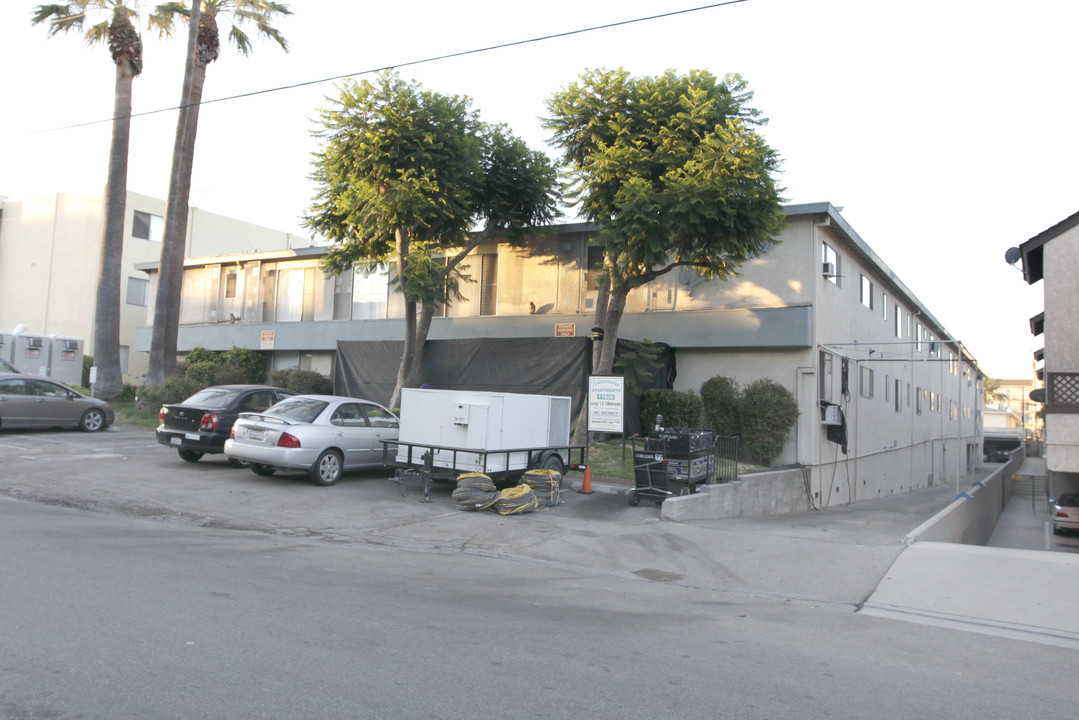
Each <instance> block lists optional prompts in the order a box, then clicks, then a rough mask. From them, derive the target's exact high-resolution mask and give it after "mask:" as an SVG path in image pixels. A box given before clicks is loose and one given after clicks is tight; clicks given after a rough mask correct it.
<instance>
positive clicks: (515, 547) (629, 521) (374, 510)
mask: <svg viewBox="0 0 1079 720" xmlns="http://www.w3.org/2000/svg"><path fill="white" fill-rule="evenodd" d="M0 468H2V470H0V501H4V502H43V503H49V504H53V505H60V506H65V507H71V508H77V509H80V510H88V511H96V512H107V513H119V514H124V515H128V516H132V517H134V518H145V519H149V520H152V521H156V522H180V523H185V524H188V525H194V526H203V527H212V528H220V529H227V530H235V531H242V532H258V533H267V534H271V535H282V536H287V537H288V538H290V539H297V538H299V539H303V540H304V541H308V540H309V541H312V542H332V543H335V544H341V545H343V546H347V545H348V544H355V543H367V544H376V545H379V546H383V547H388V548H396V549H399V550H402V551H404V552H405V553H406V554H407V553H412V552H414V553H425V554H432V553H433V554H437V555H442V556H446V557H447V558H451V557H452V556H455V555H469V556H473V557H487V558H492V559H496V560H500V561H509V562H525V563H545V564H548V565H549V566H554V567H556V568H557V567H564V568H566V569H567V570H572V573H570V574H571V575H573V576H576V575H577V574H578V573H581V572H584V573H588V574H595V575H608V576H617V577H620V578H623V579H630V580H639V581H643V582H662V583H670V584H674V585H683V586H686V587H692V588H697V589H700V588H704V589H708V590H711V591H714V592H717V593H723V594H729V595H732V596H734V597H737V598H739V599H741V600H746V599H752V598H754V597H756V598H767V599H783V600H785V601H787V602H796V603H807V604H810V605H813V606H817V605H827V606H836V607H840V608H846V609H849V610H850V611H851V612H855V611H857V610H859V609H862V608H863V606H865V608H864V609H865V610H867V611H868V610H870V609H871V608H872V609H874V612H876V613H878V614H880V613H884V614H886V615H887V616H888V617H892V618H901V619H905V620H913V621H916V622H917V621H923V620H925V618H932V619H933V622H945V621H946V622H948V623H950V625H951V626H959V627H968V628H972V629H977V631H979V632H990V633H1001V634H1008V633H1010V636H1021V637H1025V638H1028V639H1030V638H1034V639H1037V640H1039V641H1042V642H1052V643H1054V644H1057V643H1063V644H1068V645H1069V646H1072V647H1079V626H1077V624H1076V623H1075V622H1074V620H1073V615H1074V613H1072V611H1071V600H1070V598H1071V597H1073V596H1074V591H1075V589H1076V587H1079V585H1077V583H1079V572H1076V571H1077V570H1079V558H1077V557H1075V556H1070V555H1067V554H1062V553H1044V552H1034V551H1029V550H1012V549H1003V548H978V547H972V546H965V545H950V544H946V543H924V542H921V543H916V544H915V545H913V546H911V547H910V548H909V550H910V552H904V551H905V550H907V549H908V548H907V546H906V545H905V544H904V538H905V537H906V536H907V534H908V533H909V532H910V531H911V530H913V529H914V528H916V527H917V526H919V525H920V524H922V523H923V522H924V521H925V520H927V519H929V518H931V517H932V516H934V515H935V514H936V513H937V512H938V511H940V510H942V509H944V508H945V507H947V506H948V505H949V504H950V503H952V502H953V500H954V498H955V494H954V493H955V490H954V487H948V486H937V487H934V488H928V489H925V490H919V491H915V492H912V493H907V494H905V495H901V496H893V497H889V498H884V499H881V500H874V501H867V502H864V503H858V504H856V505H853V506H844V507H838V508H831V509H825V510H821V511H813V512H807V513H799V514H794V515H785V516H776V517H757V518H727V519H723V520H710V521H692V522H671V521H664V520H660V514H659V508H658V507H657V506H656V505H655V504H653V503H641V504H640V505H639V506H637V507H632V506H630V505H629V504H628V502H627V498H626V497H625V495H620V494H617V493H613V492H596V493H594V494H590V495H585V494H581V493H578V492H576V491H575V490H573V489H567V490H563V491H562V494H561V497H562V499H563V502H562V503H561V504H560V505H558V506H555V507H549V508H540V509H537V510H536V511H534V512H530V513H526V514H522V515H513V516H502V515H498V514H496V513H494V512H491V511H479V512H466V511H461V510H457V509H456V508H455V504H454V502H453V500H452V498H451V490H452V489H451V488H450V487H449V486H448V485H439V484H435V485H433V487H432V491H431V497H430V499H431V502H428V503H425V502H422V499H423V492H422V484H421V482H420V481H419V480H418V479H412V480H410V481H408V482H407V483H406V484H405V486H404V487H402V486H401V485H400V484H399V483H397V482H395V481H393V480H392V479H391V473H389V472H386V471H381V472H372V471H364V472H355V473H347V474H346V475H345V476H344V477H343V478H342V479H341V480H340V481H339V482H338V483H337V484H336V485H333V486H330V487H319V486H316V485H313V484H312V483H310V482H309V481H308V480H307V479H306V476H305V475H304V474H302V473H284V472H282V473H278V474H275V475H273V476H271V477H261V476H259V475H256V474H255V473H253V472H251V471H250V470H247V469H240V468H232V467H230V466H229V465H228V463H227V461H226V460H225V458H224V457H223V456H219V457H204V458H203V459H202V460H200V461H199V462H197V463H187V462H184V461H183V460H181V459H180V458H179V456H178V455H177V454H176V453H175V451H173V450H172V449H170V448H168V447H165V446H162V445H159V444H158V443H157V442H156V439H155V437H154V431H153V429H152V428H144V427H135V426H125V425H119V426H113V427H111V428H109V429H108V430H107V431H105V432H102V433H95V434H87V433H79V432H73V431H45V432H42V431H5V432H0ZM570 479H571V480H572V477H571V478H570ZM578 482H579V481H578ZM608 489H611V488H608ZM402 491H404V494H403V492H402ZM1016 553H1019V555H1016ZM1024 553H1026V554H1024ZM1031 553H1032V554H1031ZM975 560H976V561H977V562H975ZM957 562H958V563H959V564H960V566H959V567H958V568H957V567H955V564H956V563H957ZM1016 563H1018V564H1019V566H1021V567H1022V569H1023V572H1025V573H1027V574H1028V575H1031V577H1029V578H1026V579H1022V580H1020V579H1019V576H1018V575H1015V573H1016V571H1015V570H1014V567H1013V566H1015V565H1016ZM499 567H500V566H499V565H498V564H497V563H492V564H491V565H490V566H489V569H490V572H492V573H494V574H496V575H497V574H498V573H499ZM1013 576H1014V577H1015V578H1016V580H1014V581H1013V580H1012V579H1011V578H1012V577H1013ZM1050 586H1051V587H1052V588H1053V590H1051V591H1047V590H1046V588H1047V587H1050ZM1002 598H1007V599H1008V601H1007V602H1004V601H1003V600H1002ZM976 607H977V608H988V609H985V610H984V617H981V616H979V617H971V616H970V615H969V614H967V613H966V612H965V610H966V609H970V608H976ZM957 608H959V610H957ZM1031 608H1034V609H1035V610H1037V612H1033V611H1032V610H1031ZM1032 612H1033V614H1032Z"/></svg>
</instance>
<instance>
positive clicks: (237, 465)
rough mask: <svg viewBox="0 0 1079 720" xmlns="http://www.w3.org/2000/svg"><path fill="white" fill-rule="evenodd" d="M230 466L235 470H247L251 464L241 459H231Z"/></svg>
mask: <svg viewBox="0 0 1079 720" xmlns="http://www.w3.org/2000/svg"><path fill="white" fill-rule="evenodd" d="M229 465H230V466H232V467H234V468H245V467H250V465H251V463H249V462H247V461H246V460H241V459H240V458H229Z"/></svg>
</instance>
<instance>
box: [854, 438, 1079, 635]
mask: <svg viewBox="0 0 1079 720" xmlns="http://www.w3.org/2000/svg"><path fill="white" fill-rule="evenodd" d="M1045 473H1046V470H1045V460H1044V459H1041V458H1027V459H1026V460H1024V462H1023V465H1022V466H1021V467H1020V469H1019V470H1018V472H1017V473H1016V475H1017V476H1024V477H1026V478H1035V479H1042V478H1044V477H1045ZM1038 488H1039V489H1038V491H1036V492H1032V491H1028V490H1025V489H1023V488H1021V487H1017V489H1016V491H1015V492H1014V493H1013V495H1012V497H1011V498H1010V499H1009V500H1008V503H1007V505H1006V506H1005V508H1004V509H1003V511H1002V513H1001V515H1000V519H999V520H998V522H997V526H996V528H995V529H994V531H993V535H992V537H990V539H989V542H988V543H987V545H986V546H976V545H959V544H953V543H942V542H915V543H914V544H913V545H911V546H910V547H909V548H907V549H906V550H905V551H904V552H903V553H902V554H901V555H900V556H899V557H898V558H897V559H896V561H895V563H894V564H893V565H892V567H891V568H890V569H889V570H888V573H887V574H886V575H885V577H884V579H883V580H881V582H880V584H879V585H878V586H877V589H876V590H875V591H874V592H873V594H872V596H871V597H870V598H869V599H868V600H867V601H866V603H865V605H864V606H863V608H862V613H863V614H866V615H875V616H878V617H889V618H893V619H901V620H907V621H912V622H918V623H923V624H929V625H937V626H943V627H952V628H958V629H964V630H971V631H974V632H980V633H985V634H992V635H998V636H1002V637H1012V638H1021V639H1025V640H1034V641H1037V642H1043V643H1047V644H1052V645H1060V646H1065V647H1074V648H1077V649H1079V614H1077V613H1076V612H1075V598H1076V597H1079V555H1076V554H1073V553H1074V552H1075V551H1076V550H1079V542H1077V541H1076V540H1075V539H1073V538H1069V537H1060V538H1057V537H1055V536H1054V535H1053V534H1052V529H1051V524H1050V523H1049V520H1050V516H1049V505H1048V503H1047V501H1046V498H1045V496H1044V484H1041V485H1040V486H1038ZM1054 550H1055V551H1056V552H1052V551H1054Z"/></svg>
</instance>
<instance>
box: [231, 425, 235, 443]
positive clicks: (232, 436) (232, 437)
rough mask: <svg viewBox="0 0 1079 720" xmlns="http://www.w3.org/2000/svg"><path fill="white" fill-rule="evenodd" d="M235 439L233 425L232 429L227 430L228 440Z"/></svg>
mask: <svg viewBox="0 0 1079 720" xmlns="http://www.w3.org/2000/svg"><path fill="white" fill-rule="evenodd" d="M235 439H236V426H235V425H233V426H232V429H231V430H229V440H235Z"/></svg>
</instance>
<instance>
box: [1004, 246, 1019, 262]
mask: <svg viewBox="0 0 1079 720" xmlns="http://www.w3.org/2000/svg"><path fill="white" fill-rule="evenodd" d="M1022 259H1023V251H1022V250H1020V249H1019V248H1017V247H1010V248H1008V249H1007V250H1006V251H1005V253H1004V261H1005V262H1006V263H1008V264H1009V265H1015V264H1016V263H1017V262H1019V261H1020V260H1022Z"/></svg>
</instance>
